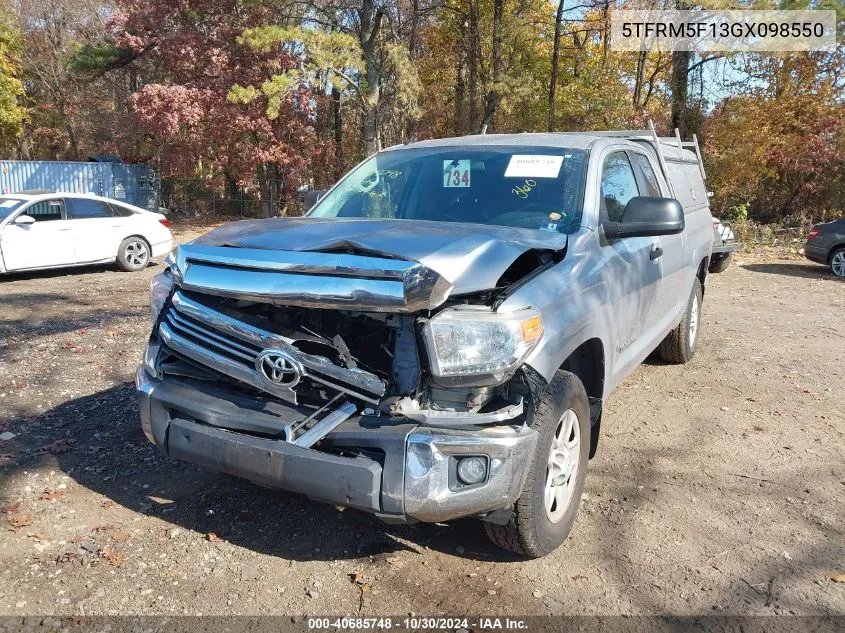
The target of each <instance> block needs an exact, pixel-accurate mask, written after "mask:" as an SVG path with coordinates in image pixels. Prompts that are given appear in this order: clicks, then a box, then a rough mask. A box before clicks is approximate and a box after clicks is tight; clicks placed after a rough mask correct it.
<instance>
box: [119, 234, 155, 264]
mask: <svg viewBox="0 0 845 633" xmlns="http://www.w3.org/2000/svg"><path fill="white" fill-rule="evenodd" d="M117 263H118V264H119V265H120V267H121V268H122V269H123V270H126V271H136V270H142V269H143V268H146V266H147V264H149V263H150V247H149V245H148V244H147V243H146V242H145V241H144V240H143V239H142V238H140V237H127V238H126V239H125V240H123V242H121V243H120V250H119V251H118V253H117Z"/></svg>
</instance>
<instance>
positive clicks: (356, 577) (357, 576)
mask: <svg viewBox="0 0 845 633" xmlns="http://www.w3.org/2000/svg"><path fill="white" fill-rule="evenodd" d="M349 579H350V580H351V581H352V582H353V583H355V584H356V585H366V584H367V580H366V578H365V577H364V572H362V571H354V572H352V573H351V574H349Z"/></svg>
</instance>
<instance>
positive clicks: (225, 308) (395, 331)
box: [160, 291, 522, 426]
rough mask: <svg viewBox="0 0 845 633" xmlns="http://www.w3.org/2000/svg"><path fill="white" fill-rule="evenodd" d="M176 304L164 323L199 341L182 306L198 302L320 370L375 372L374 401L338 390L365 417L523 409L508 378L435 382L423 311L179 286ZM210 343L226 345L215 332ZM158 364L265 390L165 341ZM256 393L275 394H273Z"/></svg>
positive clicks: (453, 416)
mask: <svg viewBox="0 0 845 633" xmlns="http://www.w3.org/2000/svg"><path fill="white" fill-rule="evenodd" d="M176 303H178V305H179V306H180V307H179V312H178V313H177V315H174V314H173V313H174V310H173V307H171V309H170V310H169V311H166V312H165V313H164V317H163V318H164V322H165V324H166V325H167V324H170V325H171V326H172V327H173V328H174V329H176V328H179V329H178V330H177V331H179V332H180V333H182V334H184V335H186V336H191V337H195V338H196V340H197V342H200V343H202V342H206V343H207V340H204V339H203V338H201V337H200V336H199V324H198V323H196V322H194V321H192V320H190V317H189V316H188V315H187V314H183V313H182V312H181V311H182V310H183V309H184V308H183V306H186V305H187V306H194V307H196V306H202V309H203V311H204V312H205V313H215V312H217V313H220V314H224V315H226V316H227V317H229V318H231V319H232V320H233V321H237V322H241V323H243V324H246V325H249V326H251V327H254V328H256V330H261V331H265V332H268V333H272V334H274V335H278V336H279V337H281V339H283V340H284V341H285V342H286V343H287V344H289V345H290V347H291V348H293V349H295V350H297V351H299V352H302V353H303V354H304V355H307V357H310V358H315V359H320V361H321V362H322V363H323V367H324V368H326V367H328V366H329V365H331V366H333V367H336V368H339V369H340V368H342V369H348V370H351V371H354V372H360V373H362V374H363V373H367V374H369V375H372V376H375V377H377V378H378V380H379V381H381V383H382V384H383V387H384V388H383V394H382V395H381V397H380V398H378V400H377V401H375V400H373V399H364V398H360V399H356V398H355V394H354V393H350V392H348V391H347V392H345V393H343V396H344V397H345V398H348V399H350V400H352V401H357V403H358V404H359V405H360V407H361V408H362V409H363V410H364V411H365V412H367V413H368V414H370V415H376V416H379V415H387V416H402V417H406V418H408V419H411V420H414V421H418V422H427V421H431V422H433V423H438V424H442V425H446V426H449V425H455V424H486V423H492V422H500V421H504V420H509V419H512V418H515V417H517V416H518V415H519V414H520V413H521V412H522V408H521V398H519V397H518V394H517V393H516V392H519V391H520V389H519V388H516V389H514V388H512V387H511V386H510V384H509V382H505V383H504V384H502V385H499V386H467V387H460V388H448V387H444V386H441V385H438V384H436V382H434V381H433V380H432V377H431V375H430V372H429V371H428V362H427V358H426V354H425V351H424V350H423V349H421V348H420V328H421V323H423V322H424V321H425V320H426V317H425V316H419V317H418V316H415V315H408V314H385V313H380V312H357V311H344V310H328V309H311V308H302V307H296V306H277V305H272V304H268V303H263V302H256V301H245V300H242V299H234V298H220V297H214V296H209V295H202V294H199V293H194V292H189V291H180V292H179V294H178V297H177V300H176ZM206 336H208V334H206ZM230 344H231V343H230ZM211 345H217V346H218V348H219V349H221V350H223V349H225V348H223V346H222V343H220V337H219V335H216V336H215V338H214V340H212V341H211ZM160 367H161V370H162V372H163V373H164V374H171V375H177V376H182V377H187V378H192V379H205V380H214V381H223V382H225V383H227V386H228V387H229V388H233V387H234V388H235V389H240V390H243V391H245V392H247V393H249V394H251V395H257V394H258V393H259V392H261V391H262V390H261V389H260V388H256V387H255V386H254V385H250V384H246V383H234V384H233V383H232V381H231V380H229V379H228V378H230V377H231V376H226V375H220V372H215V371H209V369H210V367H209V366H208V365H207V364H205V363H201V362H197V359H195V358H191V356H190V355H186V354H184V353H180V352H179V351H177V350H175V349H170V347H169V346H165V349H164V352H163V356H162V358H161V359H160ZM211 369H213V368H211ZM223 373H224V374H225V372H223ZM295 392H296V404H298V405H301V406H304V407H309V408H321V407H324V406H325V405H326V403H327V402H330V401H332V400H333V399H335V398H336V397H337V396H338V395H339V392H338V391H337V390H336V389H333V388H332V386H330V385H326V384H324V383H320V382H317V381H309V380H302V381H300V382H299V383H298V384H297V385H296V386H295ZM261 395H262V397H267V396H268V395H270V396H271V397H272V395H273V394H267V393H263V394H261ZM515 396H516V398H515ZM441 413H443V414H446V413H448V414H449V415H440V414H441ZM465 414H470V415H465ZM484 414H489V416H485V415H484Z"/></svg>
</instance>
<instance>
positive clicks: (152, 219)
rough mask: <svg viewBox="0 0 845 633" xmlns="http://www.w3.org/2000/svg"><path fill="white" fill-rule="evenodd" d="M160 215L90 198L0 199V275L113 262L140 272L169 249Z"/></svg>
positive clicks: (20, 195) (13, 195)
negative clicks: (151, 260) (152, 259)
mask: <svg viewBox="0 0 845 633" xmlns="http://www.w3.org/2000/svg"><path fill="white" fill-rule="evenodd" d="M169 227H170V222H169V221H168V220H167V218H165V217H164V216H163V215H162V214H160V213H153V212H151V211H147V210H145V209H141V208H139V207H135V206H132V205H131V204H126V203H125V202H119V201H116V200H111V199H110V198H103V197H101V196H95V195H93V194H74V193H59V192H40V191H39V192H24V193H11V194H4V195H2V196H0V273H3V272H12V271H18V270H34V269H38V268H59V267H64V266H78V265H84V264H98V263H108V262H115V261H116V262H117V264H118V265H119V266H120V267H121V268H122V269H123V270H129V271H133V270H141V269H142V268H144V267H146V266H147V265H148V264H149V263H150V259H151V258H153V257H160V256H163V255H166V254H167V253H168V252H169V251H170V249H171V248H172V246H173V235H172V234H171V233H170V228H169Z"/></svg>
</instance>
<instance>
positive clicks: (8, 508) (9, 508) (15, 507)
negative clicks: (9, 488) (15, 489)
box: [0, 501, 23, 514]
mask: <svg viewBox="0 0 845 633" xmlns="http://www.w3.org/2000/svg"><path fill="white" fill-rule="evenodd" d="M22 503H23V501H15V502H14V503H10V504H8V505H5V506H3V507H0V512H2V513H3V514H15V513H16V512H18V511H19V510H20V509H21V504H22Z"/></svg>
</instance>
